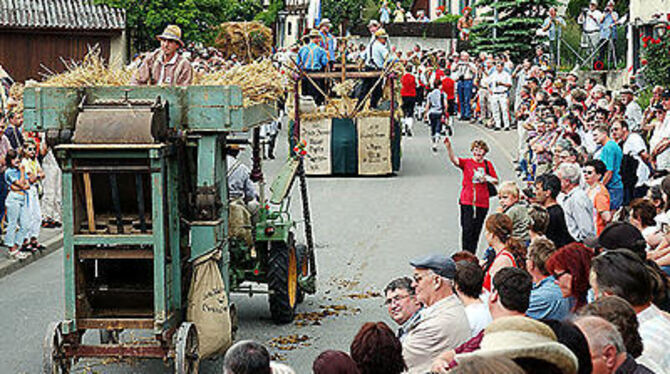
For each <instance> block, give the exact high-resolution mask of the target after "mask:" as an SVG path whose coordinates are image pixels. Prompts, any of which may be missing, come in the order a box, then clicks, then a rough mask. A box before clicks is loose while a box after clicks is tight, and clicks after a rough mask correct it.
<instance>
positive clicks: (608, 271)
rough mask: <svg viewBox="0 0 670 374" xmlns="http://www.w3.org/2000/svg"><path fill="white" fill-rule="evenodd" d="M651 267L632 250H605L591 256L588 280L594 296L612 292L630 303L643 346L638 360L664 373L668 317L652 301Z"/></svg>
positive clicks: (668, 368)
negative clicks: (593, 256) (592, 257)
mask: <svg viewBox="0 0 670 374" xmlns="http://www.w3.org/2000/svg"><path fill="white" fill-rule="evenodd" d="M606 231H607V230H606ZM601 236H602V235H601ZM629 236H630V235H629ZM651 271H652V270H651V269H650V268H649V267H648V266H647V265H646V264H645V263H644V261H643V260H642V259H640V257H639V255H638V254H636V253H635V252H632V251H630V250H627V249H615V250H609V251H606V252H604V253H603V254H601V255H599V256H597V257H595V258H594V259H593V261H592V263H591V275H590V279H589V283H590V284H591V288H592V289H593V293H594V295H595V298H596V299H598V298H599V297H602V296H611V295H616V296H619V297H621V298H623V299H624V300H626V301H628V302H629V303H630V304H631V305H632V306H633V309H635V312H636V313H637V319H638V321H639V323H640V327H639V330H638V331H639V332H640V336H641V337H642V344H643V346H644V349H643V350H642V355H641V356H640V357H639V358H638V362H639V363H641V364H643V365H645V366H646V367H648V368H649V369H651V370H653V371H654V372H655V373H666V374H667V373H670V355H669V354H668V349H669V348H670V343H669V342H670V319H668V317H667V316H666V315H665V314H664V313H663V312H662V311H661V310H660V309H659V308H658V307H657V306H656V305H654V304H653V303H652V301H653V288H652V287H653V283H652V282H654V278H653V273H652V272H651Z"/></svg>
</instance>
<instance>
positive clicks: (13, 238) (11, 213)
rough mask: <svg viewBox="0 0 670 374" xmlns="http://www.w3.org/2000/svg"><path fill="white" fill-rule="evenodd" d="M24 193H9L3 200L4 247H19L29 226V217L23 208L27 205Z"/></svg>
mask: <svg viewBox="0 0 670 374" xmlns="http://www.w3.org/2000/svg"><path fill="white" fill-rule="evenodd" d="M26 200H27V196H26V194H25V193H20V192H16V191H10V192H9V194H8V195H7V200H5V209H6V211H7V233H6V234H5V245H6V246H8V247H10V248H11V247H13V246H14V245H21V244H22V243H23V239H25V238H26V234H27V232H28V225H29V219H28V218H29V217H28V216H29V215H28V211H27V209H25V206H26V204H27V201H26Z"/></svg>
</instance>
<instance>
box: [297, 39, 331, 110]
mask: <svg viewBox="0 0 670 374" xmlns="http://www.w3.org/2000/svg"><path fill="white" fill-rule="evenodd" d="M308 35H309V39H310V43H309V44H307V45H305V46H303V47H302V48H300V51H298V66H299V67H300V68H301V69H302V70H303V71H304V72H305V73H311V72H317V71H323V70H324V69H325V68H326V65H327V64H328V52H326V50H325V49H323V48H321V47H320V46H319V42H320V41H321V34H320V33H319V30H317V29H312V30H311V31H310V32H309V34H308ZM315 84H316V85H315ZM324 87H325V81H324V79H323V78H321V79H319V78H316V79H315V78H308V77H303V78H302V94H303V95H309V96H312V97H313V98H314V102H315V103H316V105H321V104H323V102H324V101H325V97H324V96H323V94H322V93H321V91H323V89H324ZM319 89H321V91H319Z"/></svg>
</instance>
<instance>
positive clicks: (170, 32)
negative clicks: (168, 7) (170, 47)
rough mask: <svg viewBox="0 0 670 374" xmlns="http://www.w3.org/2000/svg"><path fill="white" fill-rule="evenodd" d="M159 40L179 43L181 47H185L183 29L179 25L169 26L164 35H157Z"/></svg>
mask: <svg viewBox="0 0 670 374" xmlns="http://www.w3.org/2000/svg"><path fill="white" fill-rule="evenodd" d="M156 39H158V40H174V41H176V42H177V43H179V45H180V46H182V47H183V46H184V42H183V41H182V40H181V29H180V28H179V26H177V25H168V26H167V27H166V28H165V30H163V33H162V34H160V35H156Z"/></svg>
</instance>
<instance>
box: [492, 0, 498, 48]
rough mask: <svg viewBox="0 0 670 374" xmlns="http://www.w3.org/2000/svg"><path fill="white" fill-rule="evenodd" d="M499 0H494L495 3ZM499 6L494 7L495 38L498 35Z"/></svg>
mask: <svg viewBox="0 0 670 374" xmlns="http://www.w3.org/2000/svg"><path fill="white" fill-rule="evenodd" d="M497 3H498V0H494V1H493V4H494V5H495V4H497ZM497 26H498V7H494V8H493V39H496V38H497V37H498V27H497Z"/></svg>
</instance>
